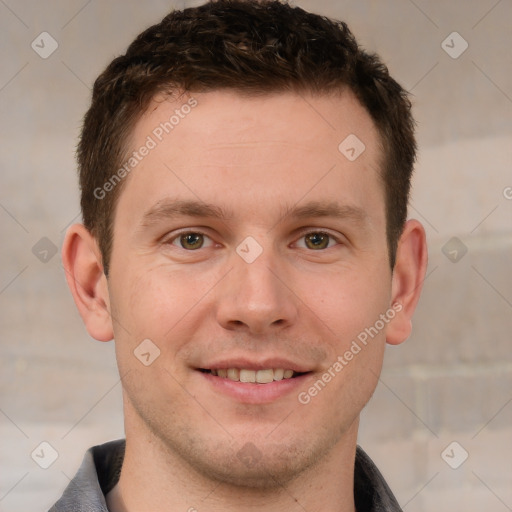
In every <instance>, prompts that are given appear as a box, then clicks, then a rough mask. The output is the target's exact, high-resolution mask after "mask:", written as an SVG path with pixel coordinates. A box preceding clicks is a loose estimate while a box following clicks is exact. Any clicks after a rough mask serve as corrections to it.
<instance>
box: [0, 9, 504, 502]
mask: <svg viewBox="0 0 512 512" xmlns="http://www.w3.org/2000/svg"><path fill="white" fill-rule="evenodd" d="M171 3H172V2H171ZM196 3H197V2H196ZM293 3H295V4H296V5H300V6H302V7H304V8H306V9H309V10H314V11H316V12H320V13H323V14H327V15H331V16H334V17H337V18H340V19H344V20H346V21H347V22H348V23H349V26H350V27H351V29H352V30H353V32H354V33H355V34H356V36H358V38H359V40H360V42H361V43H362V44H363V45H365V46H366V47H367V48H369V49H372V50H376V51H378V52H379V53H380V54H381V55H382V56H383V57H384V59H385V60H386V61H387V63H388V64H389V67H390V70H391V71H392V73H393V74H394V76H395V77H396V78H397V79H398V80H399V81H400V82H401V83H402V84H403V85H404V86H405V87H406V88H408V89H412V92H413V94H414V98H413V101H414V105H415V112H416V117H417V120H418V136H419V143H420V156H419V161H418V165H417V171H416V175H415V179H414V192H413V198H412V204H411V211H410V213H411V216H413V217H416V218H419V219H420V220H422V221H423V222H424V224H425V226H426V228H427V231H428V238H429V243H430V265H429V277H428V278H427V280H426V282H425V290H424V294H423V296H422V300H421V303H420V306H419V308H418V313H417V317H416V321H415V324H414V333H413V335H412V336H411V338H410V340H408V342H407V343H406V344H404V345H401V346H399V347H390V349H389V350H388V352H387V355H386V361H385V369H384V372H383V374H382V378H381V381H382V382H381V385H380V386H379V388H378V390H377V392H376V393H375V396H374V398H373V399H372V401H371V402H370V405H369V406H368V408H367V410H366V411H365V412H364V414H363V418H362V424H361V431H360V432H361V435H360V443H361V444H362V445H363V446H364V447H365V448H366V450H367V451H368V452H369V453H370V455H371V456H372V457H373V458H374V459H375V460H376V461H377V463H378V465H379V467H380V468H381V470H382V472H383V473H384V474H385V476H386V477H387V479H388V481H389V483H390V486H391V487H392V489H393V490H394V491H395V493H396V495H397V497H398V499H399V501H400V503H401V504H402V505H403V506H404V508H405V510H407V511H410V512H412V511H427V510H429V511H430V510H437V511H438V512H443V511H452V510H481V509H484V508H485V509H486V510H490V511H494V510H496V511H500V510H507V507H508V509H510V508H512V485H511V481H512V466H511V465H510V459H511V455H512V453H511V451H512V355H511V353H512V350H511V348H512V344H511V333H512V320H511V319H512V271H511V254H512V199H511V197H512V189H510V188H507V187H512V165H511V164H512V143H511V135H512V71H511V69H512V68H511V48H512V32H511V30H510V26H511V23H512V3H510V2H509V1H505V0H502V1H496V0H480V1H476V0H472V1H463V0H457V1H451V2H442V1H440V0H435V1H431V2H427V1H426V0H415V1H414V2H413V1H412V0H392V1H388V0H386V1H369V0H367V1H361V0H350V1H336V0H315V1H313V0H303V1H300V0H297V1H295V2H293ZM168 4H169V2H167V1H156V0H155V1H147V2H136V1H134V0H124V1H120V0H112V1H109V2H101V1H99V0H92V1H91V2H87V1H86V0H83V1H74V0H73V1H70V2H64V1H63V0H60V1H57V0H54V1H53V2H36V1H23V0H18V1H15V0H5V2H0V34H1V36H0V37H1V39H2V44H1V45H0V62H1V65H0V141H1V142H0V143H1V154H0V168H1V172H0V180H1V182H0V183H1V184H0V206H1V208H0V226H1V232H2V244H0V256H1V261H2V265H1V268H0V292H1V293H0V316H1V329H2V338H1V351H2V356H1V358H0V383H1V391H0V409H1V410H0V435H1V437H2V439H3V442H2V443H1V444H0V464H1V466H2V478H1V479H0V500H1V501H0V509H1V510H3V511H6V512H11V511H21V510H29V508H31V509H36V508H39V509H46V508H47V507H48V506H49V505H50V504H51V503H52V502H53V501H54V499H55V498H56V497H57V495H58V493H59V491H60V490H62V488H63V487H64V486H65V485H66V483H67V482H68V477H71V476H72V475H73V474H74V472H75V470H76V468H77V466H78V464H79V462H80V460H81V457H82V454H83V451H84V450H85V449H86V448H87V447H89V446H90V445H92V444H94V443H98V442H102V441H104V440H107V439H110V438H114V437H121V436H122V435H123V426H122V411H121V402H120V396H121V395H120V385H119V382H118V376H117V371H116V367H115V361H114V355H113V347H112V344H100V343H98V342H95V341H93V340H91V339H90V338H89V337H88V335H87V333H86V332H85V329H84V328H83V326H82V324H81V322H80V319H79V317H78V314H77V313H76V311H75V308H74V305H73V303H72V300H71V297H70V295H69V292H68V290H67V287H66V284H65V281H64V276H63V270H62V267H61V263H60V258H59V254H58V253H57V254H56V255H55V256H53V257H52V258H51V259H49V261H48V262H46V263H44V262H42V261H40V260H39V259H38V258H36V256H35V255H34V254H33V252H32V251H33V247H34V246H35V244H37V243H39V244H42V245H39V246H36V247H39V248H40V249H39V252H40V250H41V247H42V249H43V250H44V249H46V250H49V251H50V252H49V253H48V256H51V254H52V252H51V251H52V248H54V247H55V248H60V245H61V242H62V239H63V235H64V232H65V228H66V226H67V225H68V224H69V223H71V222H72V221H73V220H75V219H77V218H78V217H77V216H78V214H79V207H78V192H77V183H76V175H75V163H74V157H73V152H74V147H75V144H76V137H77V133H78V129H79V126H80V122H81V116H82V115H83V113H84V111H85V109H86V106H87V103H88V98H89V95H90V90H89V89H90V87H91V84H92V82H93V80H94V78H95V77H96V76H97V74H98V73H99V72H100V70H101V69H102V68H103V67H104V66H105V65H106V64H107V63H108V62H109V61H110V60H111V59H112V58H113V57H114V56H115V55H117V54H119V53H120V52H121V51H123V49H124V48H125V47H126V45H127V44H128V43H129V42H130V41H131V40H132V38H133V37H134V36H135V35H136V34H137V33H138V32H140V30H142V29H143V28H145V27H146V26H148V25H149V24H151V23H154V22H156V21H158V20H159V19H160V18H161V17H162V15H163V14H164V13H165V12H166V11H167V10H168ZM192 4H193V2H188V3H187V5H192ZM173 5H176V6H178V7H182V6H183V5H184V2H174V3H173ZM43 31H46V32H48V33H49V34H51V36H52V37H53V38H54V39H55V40H56V41H57V43H58V48H57V50H56V51H55V52H54V53H53V54H52V55H51V56H49V57H48V58H47V59H42V58H41V57H40V56H39V55H38V54H36V52H35V51H34V50H33V49H32V48H31V42H32V41H33V40H34V39H35V38H36V36H38V35H39V34H40V33H41V32H43ZM454 31H456V32H458V33H459V34H460V35H461V36H462V37H463V38H464V40H466V41H467V43H468V48H467V50H466V51H465V52H464V53H462V55H460V56H459V57H458V58H452V57H450V56H449V55H448V53H446V52H445V50H443V48H442V46H441V44H442V42H443V41H444V40H445V39H446V38H447V36H448V35H449V34H451V33H452V32H454ZM38 40H39V41H40V39H38ZM452 40H453V43H452ZM445 44H446V43H445ZM447 44H448V45H449V46H452V47H453V48H448V49H449V51H451V52H452V53H454V52H457V50H459V49H460V48H461V44H462V40H458V39H457V38H455V39H453V37H451V38H448V40H447ZM49 45H50V41H49V40H46V43H45V49H46V51H47V50H48V48H50V46H49ZM39 50H40V51H43V49H42V48H40V49H39ZM507 197H508V198H507ZM43 237H46V238H47V239H49V240H50V242H51V243H49V242H48V241H43V242H40V240H41V239H42V238H43ZM453 237H456V239H457V240H455V241H452V242H450V243H449V245H446V244H447V243H448V242H449V240H450V239H452V238H453ZM454 244H455V245H454ZM461 244H463V246H465V247H466V248H467V253H466V254H465V255H464V256H463V257H462V258H461V259H460V260H459V261H456V262H453V261H450V259H449V258H448V257H447V256H445V254H444V252H445V253H447V254H448V255H449V254H450V252H451V253H452V255H451V256H452V258H453V257H454V255H455V253H454V252H453V251H454V250H456V251H457V258H459V257H460V255H461V254H462V252H461V248H463V246H462V245H461ZM443 250H444V252H443ZM36 252H37V251H36ZM457 258H456V259H457ZM41 441H47V442H49V443H50V444H51V445H52V446H54V447H55V449H56V450H57V451H58V453H59V458H58V459H57V461H56V462H55V463H54V464H53V465H52V466H51V467H50V468H49V469H47V470H43V469H41V468H39V467H38V466H37V465H36V464H35V463H34V462H33V460H32V459H31V458H30V453H31V452H32V450H34V448H36V446H38V445H39V443H40V442H41ZM453 441H456V442H458V443H459V445H460V446H461V447H462V448H463V449H464V450H466V451H467V452H468V453H469V458H468V459H467V461H466V462H464V464H462V465H461V466H460V467H458V469H452V468H451V467H449V466H448V464H447V463H446V462H445V460H450V461H451V462H452V463H453V461H454V459H458V457H460V455H461V453H462V451H461V450H462V448H459V447H458V446H455V448H454V451H453V452H452V451H451V448H453V446H452V447H451V448H450V449H449V450H448V454H449V455H450V456H451V455H452V454H453V456H452V457H451V458H450V457H448V458H447V457H446V455H445V460H443V458H442V457H441V453H442V452H443V450H444V449H445V448H446V447H447V446H449V445H450V443H452V442H453ZM455 462H457V460H455ZM13 486H14V488H13ZM11 489H12V490H11Z"/></svg>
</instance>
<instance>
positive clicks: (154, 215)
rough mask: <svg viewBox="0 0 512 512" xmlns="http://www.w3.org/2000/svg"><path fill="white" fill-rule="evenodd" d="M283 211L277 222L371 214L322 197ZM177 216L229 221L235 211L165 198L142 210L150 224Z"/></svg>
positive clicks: (360, 219)
mask: <svg viewBox="0 0 512 512" xmlns="http://www.w3.org/2000/svg"><path fill="white" fill-rule="evenodd" d="M280 214H281V215H280V219H279V221H278V222H281V221H282V220H283V219H284V218H290V219H294V220H303V219H310V218H328V217H329V218H336V219H346V220H351V221H354V222H356V223H358V224H364V223H365V221H366V220H367V217H368V215H367V213H366V212H365V211H364V210H363V209H362V208H359V207H357V206H353V205H348V204H345V205H344V204H339V203H337V202H329V203H324V202H321V201H310V202H308V203H306V204H304V205H302V206H297V205H288V206H282V207H281V209H280ZM178 217H196V218H211V219H218V220H222V221H229V220H231V219H233V218H234V217H235V214H234V212H233V211H232V210H229V209H225V208H222V207H220V206H217V205H214V204H210V203H205V202H202V201H199V200H197V201H196V200H178V199H176V200H173V199H164V200H161V201H158V202H157V203H156V204H155V205H154V206H152V207H151V208H150V209H149V210H147V211H146V212H145V213H144V214H143V216H142V219H141V221H140V226H141V227H150V226H152V225H154V224H157V223H158V222H161V221H166V220H170V219H175V218H178Z"/></svg>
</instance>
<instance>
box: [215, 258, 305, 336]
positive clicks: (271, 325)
mask: <svg viewBox="0 0 512 512" xmlns="http://www.w3.org/2000/svg"><path fill="white" fill-rule="evenodd" d="M231 263H232V265H233V267H232V270H231V271H230V272H229V273H228V275H227V276H226V278H225V279H223V280H222V282H221V283H219V286H218V287H217V289H216V292H217V295H216V299H217V307H216V315H217V321H218V323H219V324H220V325H221V326H222V327H224V328H225V329H228V330H238V331H244V332H245V333H251V334H265V333H268V334H271V333H275V332H277V330H280V329H285V328H286V327H289V326H291V325H293V324H294V322H295V321H296V320H297V317H298V305H299V302H300V301H299V299H298V298H297V297H296V295H295V294H294V293H293V291H292V289H291V283H290V277H289V275H287V274H289V272H288V273H287V272H286V271H285V268H284V264H280V263H279V262H278V261H277V256H276V255H274V254H273V253H272V251H271V250H264V251H263V253H262V254H261V255H260V256H259V257H258V258H257V259H256V260H255V261H253V262H252V263H248V262H247V261H245V260H244V259H243V258H242V257H240V256H239V255H238V254H237V253H234V254H233V257H232V261H231Z"/></svg>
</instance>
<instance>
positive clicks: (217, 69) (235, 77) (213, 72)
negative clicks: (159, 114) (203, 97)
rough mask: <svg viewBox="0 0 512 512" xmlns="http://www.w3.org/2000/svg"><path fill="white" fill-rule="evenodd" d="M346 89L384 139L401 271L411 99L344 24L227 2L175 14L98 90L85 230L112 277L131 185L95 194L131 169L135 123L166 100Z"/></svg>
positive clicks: (282, 8)
mask: <svg viewBox="0 0 512 512" xmlns="http://www.w3.org/2000/svg"><path fill="white" fill-rule="evenodd" d="M344 87H349V88H350V89H351V90H352V92H353V93H354V94H355V95H356V97H357V98H358V99H359V101H360V102H361V104H362V105H363V106H364V107H365V108H366V110H367V111H368V113H369V114H370V116H371V118H372V119H373V121H374V123H375V125H376V127H377V129H378V131H379V133H380V137H381V142H382V148H383V161H382V169H381V175H382V179H383V182H384V189H385V202H386V234H387V235H386V236H387V241H388V251H389V260H390V264H391V268H393V267H394V262H395V253H396V248H397V244H398V239H399V237H400V234H401V232H402V230H403V226H404V222H405V220H406V216H407V204H408V198H409V189H410V180H411V174H412V169H413V164H414V160H415V154H416V142H415V139H414V121H413V118H412V115H411V104H410V101H409V99H408V95H407V93H406V91H404V89H403V88H402V87H401V86H400V85H399V84H398V83H397V82H396V81H395V80H394V79H393V78H391V77H390V75H389V73H388V70H387V68H386V66H385V65H384V64H383V63H382V62H381V61H380V59H379V58H378V56H376V55H374V54H369V53H367V52H366V51H364V50H362V49H361V48H360V47H359V46H358V44H357V42H356V40H355V38H354V36H353V35H352V33H351V32H350V30H349V29H348V27H347V25H346V24H345V23H344V22H340V21H334V20H331V19H329V18H326V17H323V16H319V15H316V14H312V13H308V12H306V11H304V10H303V9H301V8H299V7H292V6H290V5H288V4H286V3H282V2H280V1H275V0H260V1H259V2H256V1H254V0H217V1H210V2H209V3H207V4H205V5H202V6H200V7H195V8H188V9H184V10H182V11H173V12H171V13H170V14H169V15H167V16H166V17H165V18H164V19H163V20H162V21H161V22H160V23H158V24H156V25H153V26H152V27H150V28H148V29H147V30H145V31H144V32H142V33H141V34H140V35H139V36H138V37H137V38H136V39H135V41H133V43H132V44H131V45H130V46H129V48H128V50H127V52H126V54H125V55H122V56H120V57H117V58H116V59H114V60H113V61H112V62H111V63H110V65H109V66H108V67H107V68H106V69H105V71H104V72H103V73H102V74H101V75H100V76H99V77H98V79H97V80H96V82H95V84H94V89H93V95H92V104H91V106H90V108H89V110H88V112H87V114H86V115H85V118H84V124H83V129H82V134H81V138H80V142H79V145H78V152H77V156H78V164H79V173H80V188H81V194H82V195H81V208H82V215H83V222H84V225H85V226H86V227H87V229H88V230H89V231H90V232H91V233H92V234H93V235H94V236H95V238H96V239H97V240H98V244H99V247H100V250H101V254H102V259H103V267H104V272H105V274H106V275H108V267H109V259H110V254H111V249H112V238H113V220H114V212H115V206H116V202H117V199H118V197H119V194H120V192H121V191H122V186H123V183H122V182H121V183H119V185H118V186H116V187H114V188H113V189H112V191H111V192H109V193H108V194H105V197H101V198H98V193H97V192H95V191H97V190H98V189H99V188H101V187H102V186H103V185H104V184H105V183H106V182H107V181H108V180H109V178H111V176H112V175H113V174H114V173H115V171H116V169H118V168H119V167H120V166H121V165H122V163H123V161H124V159H125V158H126V154H127V151H128V148H127V146H128V142H129V136H130V134H131V132H132V130H133V128H134V125H135V123H136V122H137V121H138V120H139V119H140V117H141V116H142V114H143V113H144V111H145V109H146V108H147V106H148V104H149V102H150V101H151V99H152V98H154V96H155V95H156V94H158V93H169V94H170V93H173V92H174V93H175V92H176V91H190V92H207V91H212V90H219V89H232V90H235V91H239V92H242V93H247V94H261V93H271V92H285V91H296V92H301V91H303V92H313V93H329V92H334V91H337V90H338V91H339V90H341V89H343V88H344ZM340 142H341V141H340ZM124 181H126V180H124Z"/></svg>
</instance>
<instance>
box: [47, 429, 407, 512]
mask: <svg viewBox="0 0 512 512" xmlns="http://www.w3.org/2000/svg"><path fill="white" fill-rule="evenodd" d="M125 446H126V442H125V440H124V439H119V440H117V441H110V442H109V443H105V444H102V445H99V446H93V447H92V448H90V449H89V450H87V452H86V454H85V456H84V459H83V462H82V465H81V466H80V469H79V470H78V472H77V474H76V475H75V477H74V478H73V480H71V482H70V483H69V485H68V486H67V488H66V489H65V491H64V494H63V495H62V497H61V498H60V499H59V501H57V503H55V505H54V506H53V507H52V508H51V509H50V511H49V512H69V511H71V510H87V511H88V512H108V508H107V504H106V502H105V495H106V494H107V493H108V492H110V490H111V489H112V488H113V487H114V486H115V485H116V483H117V482H118V480H119V475H120V473H121V466H122V464H123V458H124V450H125ZM354 499H355V504H356V510H357V512H402V509H401V508H400V506H399V505H398V502H397V501H396V499H395V497H394V496H393V493H392V492H391V490H390V488H389V487H388V485H387V483H386V481H385V480H384V478H383V477H382V475H381V473H380V471H379V470H378V469H377V467H376V466H375V464H374V463H373V462H372V460H371V459H370V457H368V455H366V453H365V452H364V451H363V449H362V448H361V447H359V446H358V447H357V450H356V461H355V467H354Z"/></svg>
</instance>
